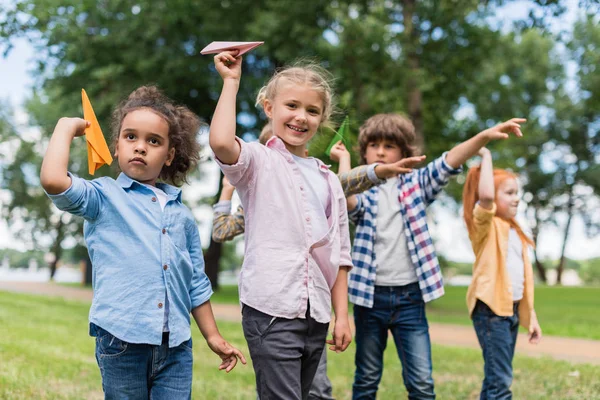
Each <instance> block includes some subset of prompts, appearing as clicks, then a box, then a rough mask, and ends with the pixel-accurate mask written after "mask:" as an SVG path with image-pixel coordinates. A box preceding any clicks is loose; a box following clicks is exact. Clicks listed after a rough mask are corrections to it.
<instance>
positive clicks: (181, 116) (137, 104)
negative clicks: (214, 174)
mask: <svg viewBox="0 0 600 400" xmlns="http://www.w3.org/2000/svg"><path fill="white" fill-rule="evenodd" d="M142 108H145V109H149V110H151V111H152V112H154V113H156V114H157V115H159V116H160V117H162V118H163V119H164V120H165V121H166V122H167V123H168V124H169V148H170V149H171V148H174V149H175V157H174V158H173V162H172V163H171V165H166V164H165V165H164V166H163V168H162V170H161V171H160V175H159V179H161V180H163V181H165V182H168V183H171V184H173V185H175V186H181V184H183V183H187V176H188V174H189V172H190V171H192V170H193V169H194V168H196V166H197V165H198V162H199V160H200V144H199V143H198V142H197V140H196V136H197V134H198V131H199V130H200V127H201V126H202V125H203V123H202V121H201V120H200V118H199V117H198V116H197V115H196V114H194V113H193V112H192V111H191V110H190V109H189V108H187V107H185V106H181V105H176V104H175V103H174V102H173V100H171V99H169V98H168V97H167V96H165V95H164V94H163V93H162V92H161V91H160V90H159V89H158V87H156V86H141V87H139V88H137V89H136V90H134V91H133V92H132V93H131V94H130V95H129V97H128V98H127V99H125V100H123V101H122V102H121V103H120V104H119V105H118V106H117V107H116V108H115V110H114V111H113V115H112V124H111V128H112V136H113V138H112V147H113V151H114V149H115V148H116V144H117V142H118V140H119V133H120V131H121V124H122V123H123V119H124V118H125V116H127V114H129V113H130V112H132V111H135V110H139V109H142Z"/></svg>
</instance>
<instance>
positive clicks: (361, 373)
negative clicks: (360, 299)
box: [352, 283, 435, 399]
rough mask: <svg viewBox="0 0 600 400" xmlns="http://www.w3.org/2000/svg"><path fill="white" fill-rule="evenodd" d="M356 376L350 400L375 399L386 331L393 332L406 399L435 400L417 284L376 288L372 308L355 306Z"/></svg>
mask: <svg viewBox="0 0 600 400" xmlns="http://www.w3.org/2000/svg"><path fill="white" fill-rule="evenodd" d="M354 321H355V324H356V336H355V341H356V356H355V364H356V372H355V374H354V384H353V386H352V398H353V399H375V396H376V394H377V387H378V386H379V382H380V381H381V374H382V373H383V353H384V350H385V348H386V346H387V338H388V330H389V331H391V332H392V336H393V337H394V342H395V343H396V350H397V352H398V357H399V358H400V362H401V363H402V378H403V380H404V386H405V387H406V390H407V391H408V398H409V399H434V398H435V392H434V388H433V378H432V376H431V373H432V363H431V343H430V340H429V325H428V324H427V317H426V315H425V303H424V302H423V297H422V295H421V290H420V289H419V284H418V283H412V284H409V285H406V286H375V299H374V304H373V308H366V307H362V306H357V305H355V306H354Z"/></svg>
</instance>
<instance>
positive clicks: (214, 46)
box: [200, 42, 264, 56]
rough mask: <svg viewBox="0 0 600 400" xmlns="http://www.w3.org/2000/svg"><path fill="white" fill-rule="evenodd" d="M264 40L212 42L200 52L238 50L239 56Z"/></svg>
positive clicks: (211, 52) (210, 52)
mask: <svg viewBox="0 0 600 400" xmlns="http://www.w3.org/2000/svg"><path fill="white" fill-rule="evenodd" d="M263 43H264V42H212V43H211V44H209V45H208V46H206V47H205V48H203V49H202V51H200V54H217V53H220V52H222V51H227V50H238V51H239V53H238V54H237V55H238V56H241V55H242V54H245V53H247V52H249V51H250V50H252V49H253V48H255V47H258V46H260V45H261V44H263Z"/></svg>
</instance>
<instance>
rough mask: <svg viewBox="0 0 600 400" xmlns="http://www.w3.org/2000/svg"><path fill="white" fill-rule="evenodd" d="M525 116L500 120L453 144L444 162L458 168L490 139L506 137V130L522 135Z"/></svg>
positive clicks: (507, 135)
mask: <svg viewBox="0 0 600 400" xmlns="http://www.w3.org/2000/svg"><path fill="white" fill-rule="evenodd" d="M526 121H527V120H526V119H525V118H513V119H510V120H508V121H506V122H502V123H500V124H498V125H496V126H494V127H492V128H490V129H486V130H484V131H481V132H479V133H478V134H477V135H475V136H473V137H472V138H471V139H468V140H465V141H464V142H462V143H460V144H458V145H456V146H454V147H453V148H452V150H450V151H449V152H448V154H447V155H446V162H447V163H448V165H449V166H450V167H452V168H458V167H460V166H461V165H463V164H464V163H465V162H466V161H467V160H468V159H469V158H471V157H473V156H474V155H476V154H477V153H478V152H479V149H481V148H482V147H484V146H485V145H487V144H488V143H489V142H490V141H492V140H503V139H508V137H509V134H508V133H507V132H511V133H514V134H515V135H516V136H518V137H522V136H523V133H521V125H520V124H522V123H524V122H526Z"/></svg>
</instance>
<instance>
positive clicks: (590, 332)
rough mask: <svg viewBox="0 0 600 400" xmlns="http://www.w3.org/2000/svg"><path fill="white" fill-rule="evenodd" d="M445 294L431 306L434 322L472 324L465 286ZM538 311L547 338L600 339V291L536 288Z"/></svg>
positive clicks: (594, 288)
mask: <svg viewBox="0 0 600 400" xmlns="http://www.w3.org/2000/svg"><path fill="white" fill-rule="evenodd" d="M445 289H446V294H445V295H444V296H443V297H442V298H440V299H438V300H436V301H434V302H432V303H430V304H429V305H428V308H427V317H428V319H429V321H431V322H441V323H449V324H460V325H471V320H470V319H469V315H468V311H467V305H466V300H465V299H466V295H467V288H466V287H456V286H446V288H445ZM535 310H536V313H537V315H538V319H539V321H540V325H541V326H542V331H543V333H544V335H553V336H566V337H577V338H586V339H596V340H600V329H598V326H600V312H598V310H600V288H598V287H578V288H574V287H548V286H539V287H536V288H535Z"/></svg>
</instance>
